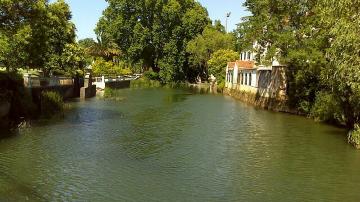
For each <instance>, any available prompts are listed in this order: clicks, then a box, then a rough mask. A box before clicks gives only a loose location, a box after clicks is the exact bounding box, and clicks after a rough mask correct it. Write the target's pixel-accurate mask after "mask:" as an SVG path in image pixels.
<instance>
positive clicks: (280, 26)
mask: <svg viewBox="0 0 360 202" xmlns="http://www.w3.org/2000/svg"><path fill="white" fill-rule="evenodd" d="M244 5H245V6H246V7H247V8H248V10H249V11H250V12H251V13H252V15H251V16H248V17H246V18H244V19H243V20H244V21H243V22H242V23H240V24H239V26H238V29H237V31H236V33H235V34H236V37H237V38H236V43H237V48H238V50H240V51H241V50H245V49H248V48H251V47H252V46H251V44H252V43H253V42H255V41H256V42H257V45H258V46H257V47H255V49H254V51H256V52H257V53H259V54H258V58H257V61H258V62H259V63H262V64H265V63H270V62H271V61H272V60H273V59H274V58H277V59H278V60H279V61H280V62H281V63H283V64H286V65H287V66H288V69H289V75H288V84H289V85H288V95H289V99H290V100H289V101H290V103H291V104H292V107H294V108H297V109H299V110H300V111H302V112H304V113H308V114H311V115H312V116H314V117H316V118H317V119H319V120H323V121H334V120H335V121H336V122H338V123H342V124H346V126H347V127H349V128H353V127H354V124H355V123H359V121H360V54H359V52H360V45H359V44H360V38H359V37H358V33H359V32H360V16H359V7H360V2H359V1H352V0H343V1H336V0H317V1H282V0H272V1H269V0H246V1H245V4H244ZM265 52H266V54H265V55H264V54H263V53H265Z"/></svg>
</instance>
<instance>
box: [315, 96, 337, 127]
mask: <svg viewBox="0 0 360 202" xmlns="http://www.w3.org/2000/svg"><path fill="white" fill-rule="evenodd" d="M311 116H312V117H313V118H315V119H316V120H318V121H325V122H337V123H341V122H343V120H342V112H341V106H340V105H339V103H338V102H337V98H336V97H335V96H334V95H333V94H329V93H326V92H320V93H318V94H317V95H316V99H315V104H314V106H313V107H312V109H311Z"/></svg>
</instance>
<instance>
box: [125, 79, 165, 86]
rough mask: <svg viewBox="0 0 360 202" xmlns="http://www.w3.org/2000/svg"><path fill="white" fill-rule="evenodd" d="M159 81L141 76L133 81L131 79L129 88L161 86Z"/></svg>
mask: <svg viewBox="0 0 360 202" xmlns="http://www.w3.org/2000/svg"><path fill="white" fill-rule="evenodd" d="M161 86H162V85H161V83H160V81H157V80H150V79H148V78H146V77H145V78H141V79H138V80H135V81H131V83H130V87H131V88H149V87H161Z"/></svg>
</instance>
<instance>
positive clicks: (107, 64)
mask: <svg viewBox="0 0 360 202" xmlns="http://www.w3.org/2000/svg"><path fill="white" fill-rule="evenodd" d="M122 65H124V64H122ZM92 68H93V73H94V75H95V76H103V75H112V76H119V75H128V74H132V71H131V69H129V68H127V67H122V66H120V65H117V64H115V63H113V62H111V61H106V60H104V59H103V58H97V59H96V60H95V62H94V64H93V65H92Z"/></svg>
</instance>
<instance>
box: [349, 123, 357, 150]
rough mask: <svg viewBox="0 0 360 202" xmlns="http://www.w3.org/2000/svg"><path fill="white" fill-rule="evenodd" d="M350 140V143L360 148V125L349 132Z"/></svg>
mask: <svg viewBox="0 0 360 202" xmlns="http://www.w3.org/2000/svg"><path fill="white" fill-rule="evenodd" d="M348 141H349V143H350V144H352V145H354V146H355V147H356V148H358V149H360V127H359V125H355V128H354V130H353V131H350V132H349V136H348Z"/></svg>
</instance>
